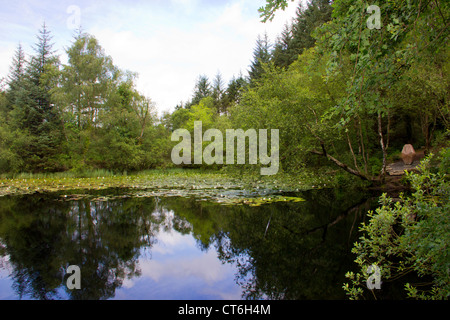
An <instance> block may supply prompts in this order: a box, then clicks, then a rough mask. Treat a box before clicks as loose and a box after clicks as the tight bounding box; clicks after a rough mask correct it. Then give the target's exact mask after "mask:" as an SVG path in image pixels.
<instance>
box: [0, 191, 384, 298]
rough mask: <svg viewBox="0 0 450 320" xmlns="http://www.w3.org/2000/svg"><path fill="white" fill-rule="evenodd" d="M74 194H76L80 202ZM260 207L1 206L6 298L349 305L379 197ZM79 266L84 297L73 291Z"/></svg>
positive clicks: (117, 198)
mask: <svg viewBox="0 0 450 320" xmlns="http://www.w3.org/2000/svg"><path fill="white" fill-rule="evenodd" d="M68 195H69V196H68ZM283 196H289V197H297V198H298V197H301V198H303V199H304V200H305V201H301V202H298V201H286V202H283V201H279V202H269V203H259V204H258V205H248V204H245V203H244V204H239V205H237V204H228V205H224V204H223V203H217V202H211V201H201V200H200V199H196V198H183V197H151V196H142V194H139V193H135V195H133V193H132V192H131V193H130V192H128V191H126V192H125V191H124V190H119V189H114V190H107V191H103V192H98V191H97V192H95V193H91V194H86V193H85V194H84V196H79V195H70V194H67V193H65V194H61V193H55V194H33V195H27V196H7V197H2V198H0V299H2V300H5V299H13V300H16V299H120V300H128V299H134V300H141V299H143V300H144V299H145V300H161V299H162V300H186V299H189V300H208V299H214V300H240V299H276V300H278V299H295V300H311V299H314V300H316V299H326V300H332V299H345V298H346V296H345V292H344V291H343V289H342V284H343V283H344V282H345V277H344V275H345V273H346V272H347V271H349V270H355V264H354V263H353V260H354V258H355V257H354V256H353V255H352V254H351V248H352V246H353V243H354V242H355V241H356V239H357V238H358V236H359V235H358V228H359V225H360V223H361V222H362V221H363V220H364V219H365V214H366V212H367V211H368V210H369V209H373V208H374V206H376V204H377V198H376V197H374V198H371V200H369V201H367V199H368V195H364V194H357V195H355V194H347V195H346V194H343V193H341V192H337V191H335V190H315V191H308V192H301V193H296V194H285V195H283ZM70 265H76V266H79V268H80V270H81V289H80V290H69V289H68V288H67V286H66V284H67V281H68V277H69V276H70V274H66V270H67V268H68V267H69V266H70Z"/></svg>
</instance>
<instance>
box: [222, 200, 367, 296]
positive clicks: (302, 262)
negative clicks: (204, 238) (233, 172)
mask: <svg viewBox="0 0 450 320" xmlns="http://www.w3.org/2000/svg"><path fill="white" fill-rule="evenodd" d="M307 196H308V195H307ZM352 200H353V201H355V200H357V199H352ZM340 201H341V202H340V203H336V195H333V194H326V193H322V194H321V193H320V192H315V193H313V194H310V195H309V199H308V201H307V202H304V203H301V204H276V205H275V204H272V205H270V206H269V209H268V208H267V207H260V208H249V207H239V209H235V210H234V211H233V213H232V215H231V217H230V218H229V224H228V225H227V227H226V230H227V231H225V232H221V233H219V234H218V235H217V238H216V244H217V249H218V252H219V257H220V259H221V260H222V261H226V262H229V263H234V264H236V266H237V268H238V274H237V275H236V280H237V282H238V283H239V285H240V286H241V287H242V288H243V297H244V298H245V299H261V298H269V299H295V300H311V299H341V298H344V297H345V293H343V291H342V289H341V286H342V285H341V284H342V283H343V281H344V279H345V278H344V274H345V272H346V271H348V270H351V268H352V262H353V260H354V257H352V256H350V254H349V252H350V248H351V245H352V241H353V240H354V237H355V235H356V232H357V231H358V230H357V228H355V223H358V222H357V220H358V219H360V218H361V216H362V215H364V213H365V212H367V209H369V208H368V207H367V206H366V205H363V206H362V207H361V208H360V207H359V206H355V207H352V209H351V210H348V208H349V207H350V202H348V200H345V199H340ZM360 209H361V210H360Z"/></svg>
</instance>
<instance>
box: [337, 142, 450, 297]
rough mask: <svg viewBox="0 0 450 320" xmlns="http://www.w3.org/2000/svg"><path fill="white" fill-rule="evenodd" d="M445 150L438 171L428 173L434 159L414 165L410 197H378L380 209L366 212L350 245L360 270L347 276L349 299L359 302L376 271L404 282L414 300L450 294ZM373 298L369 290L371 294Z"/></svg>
mask: <svg viewBox="0 0 450 320" xmlns="http://www.w3.org/2000/svg"><path fill="white" fill-rule="evenodd" d="M449 155H450V153H449V150H448V149H446V150H444V151H443V152H442V153H441V155H440V160H441V166H440V167H439V168H440V170H439V171H438V172H436V173H433V172H432V171H431V170H430V163H431V160H432V158H433V155H430V156H429V157H428V158H426V159H425V160H424V161H423V162H422V163H421V165H420V166H419V173H417V174H414V173H410V174H407V178H408V179H409V181H410V183H411V186H412V190H413V193H412V194H411V196H409V197H404V196H403V195H401V196H400V200H399V201H397V202H394V200H393V199H390V198H388V197H387V195H386V194H385V195H383V196H382V197H381V198H380V204H381V206H380V207H379V208H378V209H377V210H376V212H375V213H374V212H369V214H368V217H369V219H370V221H369V223H368V224H367V225H366V224H365V223H363V224H362V227H361V228H360V230H361V232H363V236H362V237H361V238H360V241H359V242H357V243H355V245H354V248H353V249H352V253H354V254H356V255H357V258H356V260H355V262H356V263H357V264H358V266H359V269H360V272H359V273H356V274H355V273H353V272H348V273H347V275H346V277H347V278H348V279H349V280H350V281H351V283H350V284H349V283H346V284H344V287H343V288H344V290H345V291H346V292H347V294H348V295H349V296H350V298H351V299H360V298H363V297H364V295H365V294H366V293H367V292H368V289H367V288H366V283H367V281H368V278H369V274H367V273H366V272H367V270H368V268H369V267H370V266H372V265H376V266H378V267H379V268H380V272H381V279H382V281H383V283H386V282H391V281H395V282H399V281H403V286H404V288H405V294H406V296H407V297H409V298H415V299H433V300H437V299H448V297H449V296H450V249H449V247H448V239H450V216H449V214H448V213H449V212H450V202H449V197H450V183H449V179H448V174H449V171H448V161H449ZM406 275H413V276H414V277H413V278H415V279H428V278H429V279H431V282H430V283H429V284H428V285H426V286H423V287H422V286H419V283H410V282H408V281H407V280H406ZM372 294H373V295H376V294H377V291H376V290H375V291H372V292H371V294H370V295H372Z"/></svg>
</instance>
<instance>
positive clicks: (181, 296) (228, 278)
mask: <svg viewBox="0 0 450 320" xmlns="http://www.w3.org/2000/svg"><path fill="white" fill-rule="evenodd" d="M156 238H157V239H158V242H157V243H156V244H155V245H154V246H153V247H152V248H151V249H150V251H149V250H142V255H141V258H140V259H139V268H140V270H141V273H142V275H141V277H139V278H133V279H126V280H124V283H123V286H122V288H120V289H118V290H116V297H115V299H123V300H125V299H133V300H139V299H145V300H186V299H190V300H209V299H213V300H223V299H225V300H230V299H232V300H238V299H240V298H241V288H240V287H239V286H238V285H237V284H236V283H235V281H234V278H235V273H236V269H235V268H234V267H233V266H232V265H230V264H222V262H221V261H220V260H219V259H218V257H217V252H216V251H215V250H214V249H213V248H211V249H209V250H208V251H206V252H205V251H201V250H200V249H199V248H198V246H197V244H196V241H195V239H194V238H193V237H192V235H182V234H180V233H178V232H176V231H174V230H171V231H168V232H160V233H159V234H158V235H157V237H156Z"/></svg>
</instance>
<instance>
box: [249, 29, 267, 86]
mask: <svg viewBox="0 0 450 320" xmlns="http://www.w3.org/2000/svg"><path fill="white" fill-rule="evenodd" d="M271 58H272V56H271V45H270V42H269V39H268V36H267V34H264V36H263V37H261V35H259V36H258V39H257V40H256V47H255V49H254V51H253V62H252V64H251V65H250V70H249V72H248V74H249V80H250V82H251V83H252V82H254V81H256V80H258V79H259V78H261V76H262V74H263V72H264V69H263V65H264V64H265V63H269V62H270V60H271Z"/></svg>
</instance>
